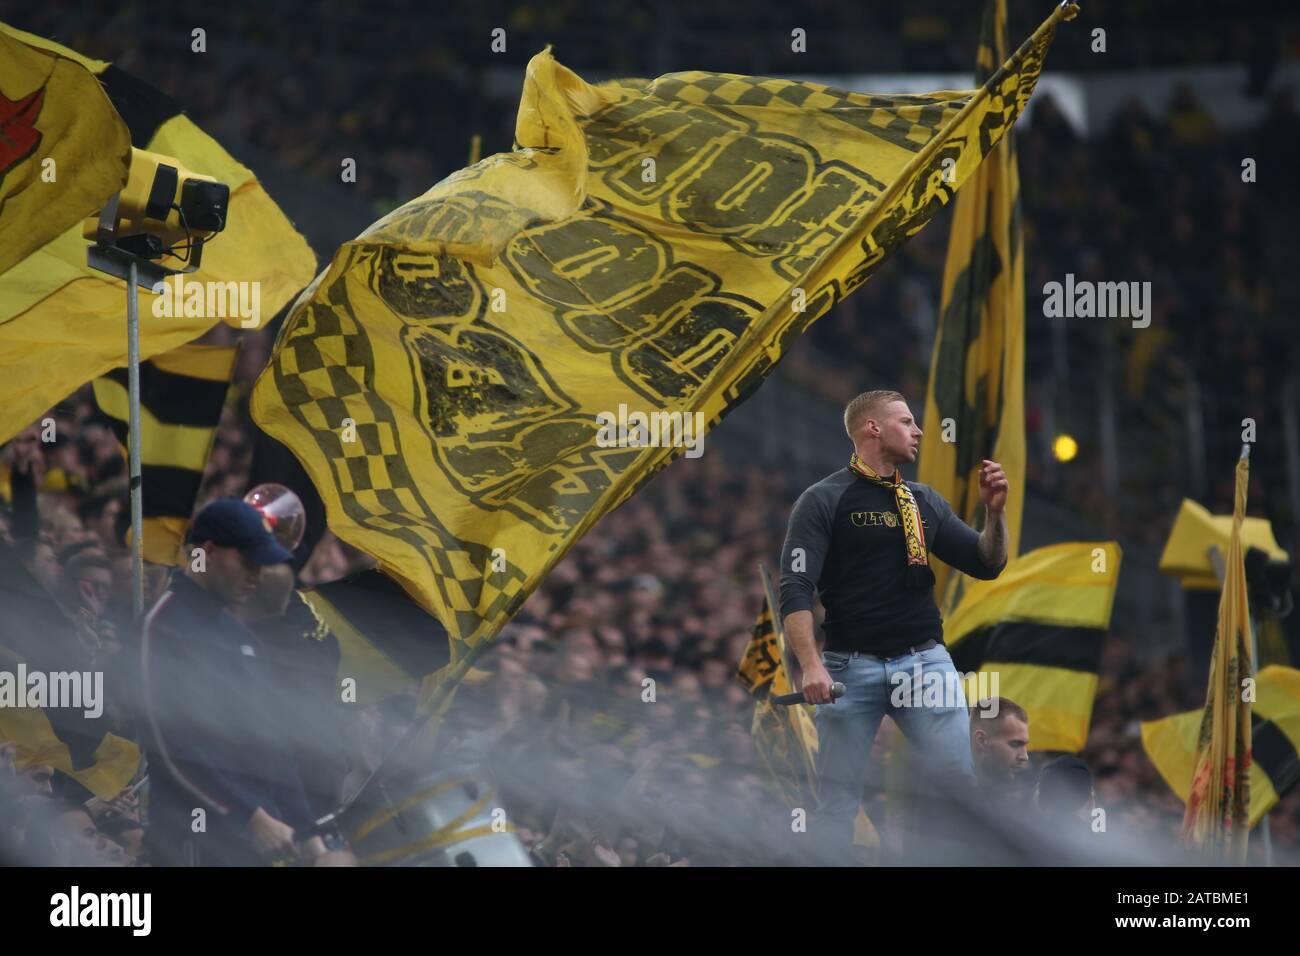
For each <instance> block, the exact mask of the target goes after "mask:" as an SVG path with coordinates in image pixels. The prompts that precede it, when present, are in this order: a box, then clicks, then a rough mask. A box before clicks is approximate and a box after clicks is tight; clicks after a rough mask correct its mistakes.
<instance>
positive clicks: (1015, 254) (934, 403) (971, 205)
mask: <svg viewBox="0 0 1300 956" xmlns="http://www.w3.org/2000/svg"><path fill="white" fill-rule="evenodd" d="M1006 21H1007V11H1006V0H990V2H989V4H988V6H987V7H986V8H985V14H984V29H983V31H982V34H981V37H980V49H979V55H978V57H977V60H976V70H975V75H976V81H977V82H980V81H983V80H985V79H986V78H987V77H988V76H989V75H990V74H991V73H992V72H993V71H994V69H996V67H997V65H998V64H999V63H1001V62H1002V61H1003V59H1004V58H1005V50H1006ZM1024 390H1025V258H1024V243H1023V241H1022V239H1021V235H1020V173H1019V169H1018V167H1017V164H1016V150H1015V137H1014V134H1012V135H1008V136H1006V137H1004V138H1003V139H1002V141H1001V142H1000V143H999V144H998V146H997V147H996V148H995V149H994V150H993V151H992V153H990V154H989V156H988V158H986V159H985V160H984V162H983V163H982V164H981V165H980V167H979V169H977V170H975V172H974V174H973V175H972V177H971V180H970V182H968V183H966V184H965V185H964V186H963V187H962V190H961V193H960V194H959V195H958V196H957V199H956V202H955V203H954V204H953V214H952V231H951V233H950V234H949V238H948V258H947V261H946V262H945V264H944V271H943V291H942V294H941V297H940V302H939V322H938V327H937V328H936V330H935V338H934V350H933V352H932V353H931V358H930V383H929V387H928V388H927V390H926V396H925V419H924V425H925V434H924V435H923V436H922V438H921V464H920V471H919V475H918V477H919V479H920V480H921V481H922V482H924V483H925V484H927V485H929V486H930V487H932V488H934V490H935V491H937V492H939V494H941V495H942V496H943V497H944V498H945V499H946V500H947V501H948V503H949V504H951V505H952V509H953V511H954V512H956V514H957V516H958V517H960V518H961V519H962V520H963V521H965V522H966V523H967V524H969V525H971V526H973V527H979V526H980V523H982V521H983V508H982V507H981V505H980V498H979V470H980V468H981V467H982V464H983V459H985V458H991V459H993V460H994V461H997V462H999V463H1000V464H1001V465H1002V468H1003V471H1004V472H1005V473H1006V476H1007V481H1008V482H1010V485H1011V491H1010V494H1009V495H1008V496H1007V508H1006V518H1007V532H1008V542H1007V553H1008V557H1010V558H1014V557H1015V556H1016V555H1017V554H1018V553H1019V549H1020V520H1021V514H1022V513H1023V510H1024V500H1025V391H1024ZM931 563H932V565H933V568H934V576H935V585H934V593H935V598H936V600H937V601H938V602H939V606H940V608H941V609H943V610H945V611H948V610H951V609H952V608H955V607H956V606H957V604H958V602H960V600H961V592H962V590H963V588H964V587H965V586H967V585H968V584H969V583H970V582H969V581H966V580H965V576H964V575H962V574H961V573H959V572H955V571H953V570H952V569H951V568H949V567H948V566H947V565H946V564H944V563H943V562H942V561H939V560H934V561H932V562H931Z"/></svg>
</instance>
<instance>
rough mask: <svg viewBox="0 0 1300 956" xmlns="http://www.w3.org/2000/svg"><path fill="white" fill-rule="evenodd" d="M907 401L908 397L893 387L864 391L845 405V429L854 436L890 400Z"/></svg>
mask: <svg viewBox="0 0 1300 956" xmlns="http://www.w3.org/2000/svg"><path fill="white" fill-rule="evenodd" d="M905 401H907V399H905V398H904V397H903V394H902V393H901V392H895V391H892V390H891V389H883V388H880V389H876V390H875V391H873V392H863V393H862V394H861V395H859V396H858V397H857V398H855V399H854V400H853V401H851V402H849V403H848V405H846V406H844V430H845V431H846V432H848V433H849V438H853V437H854V435H856V434H857V431H858V429H859V428H861V427H862V423H863V422H865V421H866V420H867V419H868V418H870V417H871V416H873V415H875V414H876V413H877V412H879V411H880V409H881V408H882V407H883V406H885V405H888V404H889V403H890V402H905Z"/></svg>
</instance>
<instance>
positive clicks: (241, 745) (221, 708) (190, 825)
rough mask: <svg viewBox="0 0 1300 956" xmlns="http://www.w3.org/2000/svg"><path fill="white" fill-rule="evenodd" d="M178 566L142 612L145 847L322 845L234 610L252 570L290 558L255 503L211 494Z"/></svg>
mask: <svg viewBox="0 0 1300 956" xmlns="http://www.w3.org/2000/svg"><path fill="white" fill-rule="evenodd" d="M186 540H187V542H188V548H189V551H188V556H187V560H188V564H187V565H186V566H185V568H184V571H183V574H181V575H178V576H177V578H176V579H175V581H174V582H173V584H172V586H171V588H170V589H169V590H168V592H167V593H166V594H164V595H163V597H162V598H161V599H160V600H159V602H158V604H157V605H155V607H154V609H153V610H152V611H151V612H150V613H149V616H148V618H147V619H146V621H145V628H144V636H143V640H142V643H141V664H142V668H143V674H142V678H143V686H144V688H145V695H144V697H145V711H146V718H147V719H146V722H145V731H146V746H147V751H148V758H149V773H150V776H149V786H150V793H149V827H148V840H147V842H148V847H149V852H150V855H151V858H152V859H153V861H154V863H155V864H156V865H164V866H166V865H173V866H174V865H226V866H250V865H257V864H259V863H266V862H269V861H274V860H285V859H291V858H295V857H299V856H301V855H304V853H305V855H307V856H314V855H316V854H318V853H321V852H323V851H324V847H323V845H321V841H320V839H319V838H314V839H312V840H311V841H308V842H307V843H306V844H304V845H303V846H301V847H300V846H299V845H298V844H297V843H296V842H295V841H294V828H295V827H300V826H303V825H305V824H307V823H309V822H311V819H312V817H311V811H310V809H309V806H308V802H307V798H306V795H305V794H304V792H303V784H302V778H301V776H300V773H299V770H298V766H297V764H296V763H295V760H294V757H293V755H292V754H290V753H288V752H287V750H286V748H285V747H284V744H283V735H282V734H281V733H280V731H281V728H280V727H279V726H278V723H279V722H278V721H277V719H276V717H275V714H276V704H275V694H276V688H275V686H274V682H273V681H272V679H271V675H272V673H273V672H272V669H271V662H270V657H269V654H268V653H267V652H266V649H265V647H264V645H263V643H262V641H261V639H260V638H259V637H258V636H257V634H256V633H255V632H254V631H253V630H252V629H251V628H249V627H248V626H247V625H245V624H243V623H241V622H240V621H239V619H238V618H237V617H236V615H235V613H234V612H235V610H236V609H237V608H239V606H240V605H242V604H244V603H245V602H247V601H248V600H249V599H250V598H251V597H252V596H253V595H254V593H255V592H256V590H257V586H258V582H259V580H260V578H261V574H262V569H263V568H265V567H268V566H271V565H276V564H282V563H284V562H287V561H289V560H290V558H291V554H290V552H289V551H287V550H285V549H284V548H283V547H281V546H280V544H279V543H278V542H277V541H276V540H275V538H274V536H273V535H272V534H271V529H270V527H269V525H268V524H267V522H266V520H265V519H264V518H263V516H262V515H261V513H260V512H258V511H257V509H255V508H254V507H253V506H251V505H249V504H246V503H245V502H243V501H240V500H239V499H237V498H221V499H218V500H216V501H213V502H211V503H210V504H208V505H207V506H205V507H204V508H203V510H202V511H200V512H199V513H198V515H196V516H195V518H194V521H193V522H192V523H191V525H190V530H189V534H188V536H187V539H186Z"/></svg>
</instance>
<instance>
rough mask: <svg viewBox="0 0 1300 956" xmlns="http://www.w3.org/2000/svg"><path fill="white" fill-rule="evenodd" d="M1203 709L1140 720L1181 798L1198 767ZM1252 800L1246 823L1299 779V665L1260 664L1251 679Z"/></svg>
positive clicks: (1148, 746) (1153, 754)
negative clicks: (1253, 687)
mask: <svg viewBox="0 0 1300 956" xmlns="http://www.w3.org/2000/svg"><path fill="white" fill-rule="evenodd" d="M1201 716H1202V715H1201V712H1200V711H1199V710H1189V711H1187V712H1186V713H1182V714H1174V715H1173V716H1171V717H1162V718H1161V719H1160V720H1151V721H1144V722H1143V724H1142V746H1143V748H1144V749H1145V750H1146V752H1147V756H1148V757H1150V758H1151V762H1152V763H1153V764H1155V767H1156V769H1157V770H1159V771H1160V776H1162V777H1164V779H1165V783H1167V784H1169V787H1170V789H1171V790H1173V791H1174V793H1176V794H1178V797H1179V799H1181V800H1183V801H1184V802H1186V801H1187V797H1188V795H1189V794H1190V793H1191V790H1192V777H1193V775H1194V774H1195V772H1196V761H1197V742H1198V739H1199V737H1200V733H1201ZM1250 742H1251V761H1250V771H1249V776H1250V803H1249V807H1250V809H1249V811H1248V813H1247V817H1246V825H1247V826H1248V827H1254V826H1255V824H1257V823H1259V821H1260V820H1262V819H1263V818H1264V814H1266V813H1268V811H1269V810H1271V809H1273V807H1274V806H1275V805H1276V804H1277V802H1278V800H1280V799H1281V798H1282V797H1284V796H1286V794H1287V792H1288V791H1289V790H1290V789H1291V788H1292V787H1294V786H1295V785H1296V783H1297V782H1300V670H1296V669H1295V668H1294V667H1280V666H1276V665H1275V666H1271V667H1265V668H1263V669H1262V670H1261V671H1260V672H1259V674H1258V675H1257V676H1256V679H1255V703H1254V706H1253V707H1252V709H1251V719H1250Z"/></svg>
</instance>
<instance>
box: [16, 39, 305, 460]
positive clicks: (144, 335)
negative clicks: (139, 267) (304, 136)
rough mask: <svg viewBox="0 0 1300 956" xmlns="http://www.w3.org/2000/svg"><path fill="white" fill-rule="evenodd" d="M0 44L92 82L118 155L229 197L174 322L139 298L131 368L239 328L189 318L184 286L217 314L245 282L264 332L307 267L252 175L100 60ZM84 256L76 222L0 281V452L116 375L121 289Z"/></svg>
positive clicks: (237, 319) (236, 318)
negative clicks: (130, 155) (157, 160)
mask: <svg viewBox="0 0 1300 956" xmlns="http://www.w3.org/2000/svg"><path fill="white" fill-rule="evenodd" d="M0 33H3V34H5V35H6V36H7V37H9V38H15V37H16V38H17V39H18V40H21V41H22V42H23V43H26V44H29V45H31V46H35V47H38V48H40V49H43V50H49V51H52V52H54V53H57V54H58V55H59V56H61V57H65V58H67V59H70V60H72V61H74V62H76V63H78V64H80V65H81V66H82V67H84V68H85V69H87V70H89V71H90V72H91V73H92V74H94V77H95V78H97V79H98V83H99V84H102V89H103V92H104V93H107V95H108V99H109V100H110V101H111V102H112V104H113V106H114V107H115V108H116V109H117V112H118V114H119V115H120V116H121V118H122V120H123V121H124V122H125V123H126V126H127V128H128V129H129V130H130V134H131V141H130V143H128V144H126V145H127V147H128V148H129V147H130V146H131V145H132V144H134V145H135V146H137V147H139V148H141V149H147V150H150V151H152V152H157V153H161V154H163V155H165V156H171V157H174V158H176V159H177V160H179V161H180V162H181V163H182V164H183V165H184V166H185V167H186V168H188V169H190V170H192V171H193V172H195V173H202V174H204V175H208V176H213V177H215V178H216V179H217V180H218V181H220V182H223V183H226V184H227V185H229V186H230V205H229V210H228V225H227V227H226V229H225V230H224V231H223V232H220V233H218V234H217V235H216V236H215V237H214V238H213V239H212V241H211V242H210V243H208V245H207V246H206V247H205V248H204V251H203V264H202V267H201V268H200V269H199V270H198V271H196V272H194V273H191V274H189V275H187V276H185V277H184V281H185V283H186V290H185V292H184V300H185V305H186V308H185V309H184V310H182V314H175V313H176V312H177V310H176V309H175V308H172V309H171V310H170V311H171V312H172V313H173V314H172V315H170V316H168V315H166V314H164V315H158V314H155V310H154V308H153V306H154V303H155V301H156V300H158V299H159V296H156V295H154V294H153V293H152V292H150V291H148V290H145V289H141V290H140V319H141V321H140V357H141V358H142V359H147V358H150V357H152V356H154V355H158V354H160V353H162V352H169V351H171V350H172V349H175V348H177V347H179V346H181V345H184V344H185V343H186V342H190V341H193V340H194V339H197V338H198V337H199V336H201V335H202V334H203V333H204V332H206V331H207V330H208V329H209V328H210V327H211V326H212V325H214V324H215V323H216V322H218V321H226V322H228V323H229V324H231V325H233V326H236V327H244V325H243V323H244V322H245V321H251V320H249V319H245V318H244V317H243V316H242V315H230V314H226V315H220V316H218V315H209V314H207V312H208V311H209V308H208V306H207V304H206V303H207V302H208V301H209V300H208V297H207V295H206V294H205V295H203V296H202V299H203V303H204V304H203V305H202V306H201V307H199V308H193V307H191V306H190V305H189V303H190V302H197V300H196V299H194V298H193V297H191V295H190V292H189V289H191V288H195V286H194V285H193V284H194V283H198V282H208V281H211V282H214V283H219V284H221V285H220V286H219V288H221V289H222V290H223V295H222V297H221V298H222V301H224V302H225V308H224V309H220V310H218V309H217V308H215V306H216V304H217V299H216V297H215V296H213V297H212V302H213V305H214V307H213V308H212V311H213V312H216V311H225V312H227V313H229V312H231V311H235V310H232V309H231V308H230V302H229V293H228V292H225V291H224V290H226V289H228V288H229V286H228V285H226V284H227V283H231V282H236V283H255V284H256V285H248V286H244V287H242V288H243V290H244V291H245V294H246V298H245V300H244V301H245V302H246V303H247V304H249V305H251V304H252V301H253V298H252V297H253V295H254V290H255V291H256V296H257V305H258V310H257V311H258V313H259V316H258V317H259V318H260V321H261V322H262V323H265V322H266V321H268V320H269V319H270V318H271V317H273V316H274V315H275V314H276V313H277V312H278V311H279V310H280V309H281V308H282V307H283V306H284V305H285V303H287V302H288V301H289V300H290V299H291V298H292V297H293V296H294V295H295V294H296V293H297V292H298V291H299V290H301V289H302V287H303V286H304V285H306V284H307V282H309V281H310V280H311V275H312V272H313V270H314V269H315V256H314V255H313V254H312V251H311V249H310V248H308V246H307V242H306V240H305V239H303V237H302V236H300V235H299V234H298V232H297V231H296V230H295V229H294V228H293V224H292V223H291V222H289V220H288V219H287V218H286V217H285V215H284V213H283V212H281V211H280V209H279V207H278V206H276V204H275V203H274V202H273V201H272V200H271V197H270V196H268V195H267V194H266V192H265V191H264V190H263V189H262V187H261V185H260V184H259V183H258V181H257V179H256V178H255V177H254V175H253V173H252V172H251V171H250V170H249V169H248V168H246V167H245V166H243V165H241V164H240V163H239V162H238V161H237V160H235V158H234V157H232V156H231V155H230V154H229V153H227V152H226V151H225V150H224V149H223V148H222V147H221V145H220V144H219V143H217V141H216V140H214V139H212V138H211V137H210V136H208V135H207V134H206V133H204V132H203V131H202V130H201V129H199V128H198V127H197V126H196V125H194V123H193V122H192V121H191V120H190V119H189V118H188V117H187V116H185V115H184V113H182V112H181V109H180V107H179V106H178V105H177V104H176V103H175V102H174V101H173V100H171V99H170V98H169V97H167V96H166V95H164V94H163V93H160V92H159V91H158V90H156V89H154V88H153V87H151V86H149V85H148V84H147V83H144V82H142V81H141V80H138V79H136V78H135V77H134V76H131V75H130V74H129V73H126V72H124V71H122V70H120V69H118V68H117V67H115V66H112V65H110V64H108V63H105V62H104V61H102V60H92V59H89V58H87V57H84V56H82V55H80V54H79V53H75V52H74V51H72V50H69V49H68V48H67V47H63V46H60V45H59V44H57V43H54V42H52V41H49V40H45V39H42V38H41V37H37V36H33V35H32V34H30V33H23V32H22V31H19V30H15V29H14V28H12V27H9V26H7V25H5V24H0ZM92 82H93V80H92ZM116 148H117V147H116V144H115V141H114V140H113V139H111V138H110V139H106V140H104V141H103V142H102V143H98V144H95V145H94V146H93V147H90V148H87V149H84V150H83V149H78V150H77V151H76V152H75V153H74V154H73V156H72V157H71V158H70V160H69V162H68V163H67V164H66V165H61V166H60V169H64V170H65V172H64V173H63V175H69V174H70V172H71V171H72V170H74V169H78V168H79V166H80V164H82V163H90V162H92V161H94V159H95V157H96V155H97V151H98V150H112V149H116ZM89 245H90V244H89V242H88V241H87V240H86V239H85V238H84V237H83V235H82V223H81V222H77V223H76V224H75V225H73V226H72V227H71V228H67V229H65V230H64V231H62V232H61V233H60V234H59V235H58V236H56V237H55V238H53V239H51V240H50V241H49V242H47V243H45V244H44V245H42V246H41V247H40V248H39V249H37V250H36V251H35V252H33V253H32V254H31V255H29V256H27V257H26V258H25V259H23V260H22V261H21V262H19V263H18V264H17V265H15V266H14V267H13V268H12V269H10V270H9V271H8V272H6V273H5V274H4V275H3V277H0V368H3V369H4V370H5V374H4V378H3V380H0V408H4V410H5V414H4V416H3V419H0V442H3V441H7V440H8V439H9V438H11V437H13V435H15V434H16V433H17V432H19V431H21V430H22V429H23V428H25V427H26V426H27V425H29V424H31V423H32V422H33V421H35V420H36V418H37V417H38V416H39V415H40V414H41V413H42V412H44V411H45V410H46V409H48V408H50V407H51V406H53V405H54V404H56V403H57V402H60V401H62V400H63V399H64V398H66V397H67V396H68V395H69V394H71V393H72V392H73V391H74V390H75V389H77V388H78V387H80V386H81V385H84V384H85V383H86V382H89V381H90V380H91V379H93V378H95V377H96V376H99V375H103V374H104V373H105V372H107V371H108V370H109V369H112V368H115V367H117V366H121V365H125V364H126V347H127V346H126V283H125V282H124V281H123V280H121V279H116V278H113V277H111V276H108V275H105V274H104V273H102V272H97V271H95V270H93V269H91V268H90V267H89V266H87V265H86V251H87V249H88V248H89ZM162 261H163V264H167V263H172V264H175V263H176V260H171V259H164V260H162ZM236 288H237V289H238V288H239V287H236ZM157 311H160V312H165V311H167V310H163V309H161V308H160V309H159V310H157ZM250 311H251V310H250ZM184 312H190V313H198V314H189V315H186V314H183V313H184ZM248 327H251V326H248Z"/></svg>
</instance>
